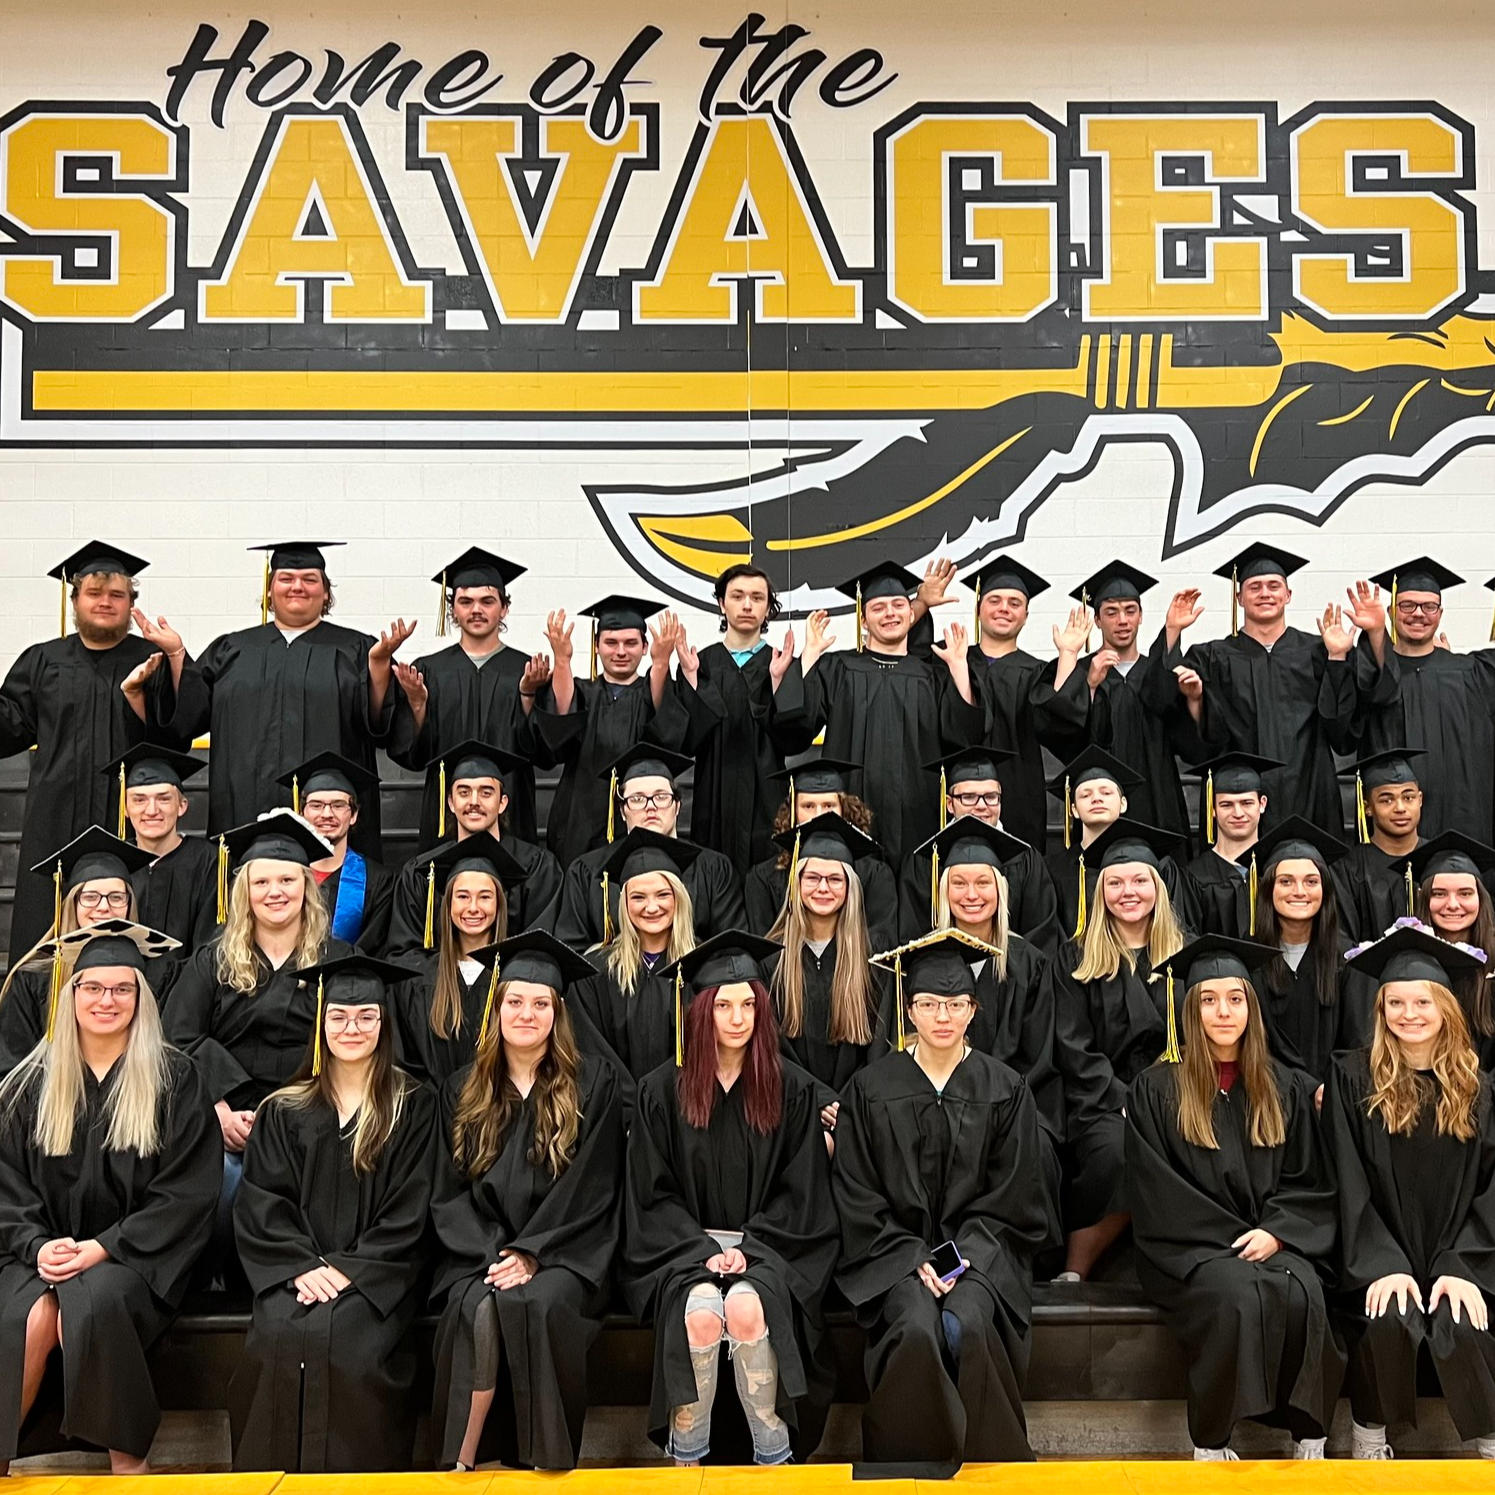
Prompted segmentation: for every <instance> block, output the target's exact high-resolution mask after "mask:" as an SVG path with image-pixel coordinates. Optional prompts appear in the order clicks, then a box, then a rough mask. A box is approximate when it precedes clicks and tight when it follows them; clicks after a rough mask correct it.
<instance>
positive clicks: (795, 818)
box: [789, 773, 799, 825]
mask: <svg viewBox="0 0 1495 1495" xmlns="http://www.w3.org/2000/svg"><path fill="white" fill-rule="evenodd" d="M789 819H790V820H791V821H792V822H793V823H794V824H795V825H798V824H799V804H798V802H797V799H796V796H795V793H794V775H793V774H792V773H791V774H790V775H789Z"/></svg>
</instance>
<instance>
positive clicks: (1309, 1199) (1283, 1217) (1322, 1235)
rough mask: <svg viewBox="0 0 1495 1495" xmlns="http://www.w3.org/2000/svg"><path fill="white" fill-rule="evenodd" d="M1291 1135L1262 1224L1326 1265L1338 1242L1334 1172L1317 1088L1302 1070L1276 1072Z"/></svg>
mask: <svg viewBox="0 0 1495 1495" xmlns="http://www.w3.org/2000/svg"><path fill="white" fill-rule="evenodd" d="M1277 1082H1278V1085H1277V1088H1278V1091H1279V1093H1280V1094H1281V1097H1282V1120H1283V1124H1284V1127H1285V1129H1286V1133H1287V1137H1286V1141H1285V1142H1284V1144H1283V1151H1282V1166H1281V1169H1280V1171H1279V1172H1278V1175H1277V1186H1276V1188H1274V1189H1273V1190H1272V1192H1271V1194H1270V1195H1268V1197H1267V1198H1266V1199H1265V1200H1263V1201H1262V1208H1261V1218H1260V1219H1259V1220H1257V1221H1256V1224H1257V1226H1258V1227H1259V1228H1260V1229H1262V1230H1265V1231H1269V1232H1270V1233H1271V1234H1272V1235H1274V1236H1276V1237H1277V1239H1278V1240H1279V1241H1281V1242H1282V1244H1283V1245H1284V1246H1287V1247H1290V1248H1291V1249H1292V1250H1293V1251H1296V1252H1297V1253H1298V1255H1299V1256H1302V1257H1306V1258H1307V1259H1308V1260H1310V1261H1323V1260H1325V1259H1327V1258H1328V1257H1329V1256H1330V1255H1331V1253H1332V1252H1333V1250H1334V1246H1335V1243H1336V1241H1337V1240H1338V1238H1339V1218H1338V1214H1337V1212H1336V1208H1335V1195H1334V1182H1333V1174H1332V1173H1331V1171H1330V1168H1329V1159H1328V1155H1327V1153H1326V1152H1325V1149H1324V1138H1323V1133H1322V1131H1321V1130H1320V1128H1319V1124H1318V1116H1317V1114H1316V1111H1315V1107H1314V1104H1313V1096H1314V1092H1315V1091H1316V1090H1317V1088H1318V1087H1317V1085H1316V1084H1315V1083H1314V1081H1313V1080H1312V1079H1310V1078H1309V1076H1307V1075H1305V1074H1301V1073H1298V1072H1285V1071H1283V1070H1281V1069H1279V1070H1278V1071H1277Z"/></svg>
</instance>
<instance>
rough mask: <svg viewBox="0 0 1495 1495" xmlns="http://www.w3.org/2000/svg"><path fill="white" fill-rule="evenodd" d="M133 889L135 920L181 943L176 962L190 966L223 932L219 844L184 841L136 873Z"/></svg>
mask: <svg viewBox="0 0 1495 1495" xmlns="http://www.w3.org/2000/svg"><path fill="white" fill-rule="evenodd" d="M130 886H131V887H132V888H134V890H135V914H136V918H138V919H139V921H140V922H141V923H142V924H144V925H145V926H146V928H147V929H159V930H160V931H161V932H162V933H163V934H169V935H170V936H171V937H172V939H174V940H180V941H181V942H182V948H181V949H180V950H178V951H174V952H173V958H174V959H175V960H177V961H184V960H186V959H187V958H188V956H190V955H191V954H192V952H193V951H194V950H196V949H197V948H198V946H200V945H205V944H207V942H208V941H209V940H210V939H212V938H213V936H214V935H215V934H216V933H217V932H218V845H217V842H215V841H208V840H205V839H204V838H203V837H201V836H183V837H182V844H181V845H180V846H178V847H177V848H176V850H175V851H168V852H167V853H166V855H165V856H163V857H157V858H156V860H155V861H154V862H152V863H151V864H150V866H149V867H142V868H141V869H140V870H139V871H138V872H132V873H131V874H130ZM156 995H157V997H161V996H162V995H164V994H163V993H161V992H157V993H156Z"/></svg>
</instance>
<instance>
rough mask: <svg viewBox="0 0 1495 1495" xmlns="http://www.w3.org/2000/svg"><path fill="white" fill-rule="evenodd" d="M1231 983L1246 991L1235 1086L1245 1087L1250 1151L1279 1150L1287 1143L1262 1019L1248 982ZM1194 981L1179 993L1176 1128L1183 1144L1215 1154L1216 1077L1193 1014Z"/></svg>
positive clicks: (1200, 985) (1197, 1017) (1200, 1024)
mask: <svg viewBox="0 0 1495 1495" xmlns="http://www.w3.org/2000/svg"><path fill="white" fill-rule="evenodd" d="M1229 979H1231V980H1234V981H1235V982H1236V984H1237V985H1238V986H1240V987H1241V988H1242V990H1244V992H1245V993H1246V1012H1247V1017H1246V1031H1245V1032H1244V1033H1243V1034H1242V1035H1241V1056H1240V1070H1241V1083H1242V1084H1243V1085H1244V1086H1245V1087H1246V1106H1247V1109H1248V1113H1249V1115H1250V1118H1251V1126H1250V1130H1249V1132H1248V1134H1247V1135H1248V1136H1249V1137H1250V1140H1251V1145H1252V1146H1253V1147H1281V1146H1282V1144H1283V1143H1284V1142H1285V1141H1286V1140H1287V1122H1286V1120H1285V1118H1284V1117H1283V1114H1282V1097H1281V1095H1280V1094H1279V1093H1278V1090H1277V1074H1276V1069H1275V1067H1274V1065H1273V1063H1272V1055H1271V1051H1270V1050H1269V1049H1268V1048H1267V1030H1266V1024H1265V1023H1264V1022H1263V1021H1262V1016H1261V1003H1260V1002H1259V1001H1258V1000H1257V996H1256V988H1255V987H1254V986H1252V984H1251V983H1250V982H1249V981H1241V980H1239V979H1238V978H1235V977H1231V978H1229ZM1203 989H1204V983H1203V982H1202V981H1201V982H1198V983H1196V984H1195V985H1194V986H1191V987H1190V988H1189V989H1188V991H1187V992H1185V993H1184V1024H1183V1027H1184V1034H1183V1061H1182V1062H1181V1063H1180V1064H1178V1065H1176V1066H1175V1068H1176V1069H1177V1072H1178V1079H1177V1084H1178V1129H1179V1131H1180V1132H1181V1133H1182V1134H1183V1139H1184V1141H1185V1142H1188V1143H1190V1144H1191V1145H1192V1146H1194V1147H1203V1148H1206V1149H1208V1150H1209V1151H1210V1152H1217V1151H1218V1150H1219V1147H1220V1144H1219V1142H1217V1141H1216V1140H1215V1121H1214V1113H1215V1096H1216V1095H1217V1094H1218V1093H1219V1089H1220V1077H1219V1073H1218V1071H1217V1069H1216V1067H1215V1056H1214V1053H1213V1051H1212V1050H1211V1049H1210V1044H1209V1039H1208V1038H1207V1037H1206V1036H1205V1032H1204V1023H1203V1021H1202V1020H1201V1018H1200V1015H1199V1007H1200V1003H1201V1000H1202V998H1201V996H1200V993H1201V992H1202V991H1203Z"/></svg>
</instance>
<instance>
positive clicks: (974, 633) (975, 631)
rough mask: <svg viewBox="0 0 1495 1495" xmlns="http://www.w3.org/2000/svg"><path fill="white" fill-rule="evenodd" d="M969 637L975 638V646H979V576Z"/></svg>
mask: <svg viewBox="0 0 1495 1495" xmlns="http://www.w3.org/2000/svg"><path fill="white" fill-rule="evenodd" d="M971 637H972V638H973V639H975V640H976V647H977V648H978V649H979V648H980V647H981V578H980V577H979V576H978V577H977V578H976V616H975V617H974V618H973V619H972V620H971Z"/></svg>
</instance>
